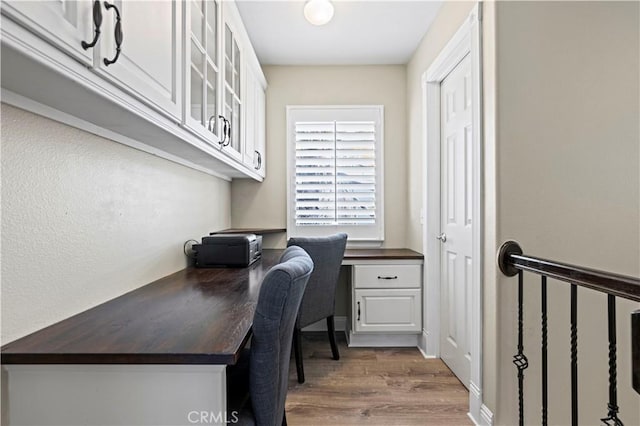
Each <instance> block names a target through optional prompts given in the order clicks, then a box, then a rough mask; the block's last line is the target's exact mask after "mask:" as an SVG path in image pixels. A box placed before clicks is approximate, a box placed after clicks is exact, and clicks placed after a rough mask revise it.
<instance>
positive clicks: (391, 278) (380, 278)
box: [378, 275, 398, 280]
mask: <svg viewBox="0 0 640 426" xmlns="http://www.w3.org/2000/svg"><path fill="white" fill-rule="evenodd" d="M378 279H379V280H397V279H398V276H397V275H394V276H393V277H385V276H380V275H378Z"/></svg>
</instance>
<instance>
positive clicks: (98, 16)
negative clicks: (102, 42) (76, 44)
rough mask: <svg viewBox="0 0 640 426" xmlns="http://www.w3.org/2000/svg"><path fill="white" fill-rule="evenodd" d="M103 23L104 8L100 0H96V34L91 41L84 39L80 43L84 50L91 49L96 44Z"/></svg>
mask: <svg viewBox="0 0 640 426" xmlns="http://www.w3.org/2000/svg"><path fill="white" fill-rule="evenodd" d="M101 25H102V8H101V6H100V0H95V1H94V2H93V26H94V27H95V30H94V31H95V34H94V35H93V40H91V41H90V42H89V43H87V42H86V41H84V40H83V41H82V43H80V44H81V45H82V48H83V49H84V50H87V49H90V48H92V47H94V46H95V45H96V43H97V42H98V39H99V38H100V26H101Z"/></svg>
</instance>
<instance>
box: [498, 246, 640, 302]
mask: <svg viewBox="0 0 640 426" xmlns="http://www.w3.org/2000/svg"><path fill="white" fill-rule="evenodd" d="M498 265H499V266H500V270H501V271H502V273H503V274H505V275H507V276H514V275H516V274H517V273H518V270H522V271H529V272H534V273H537V274H540V275H545V276H547V277H549V278H553V279H556V280H560V281H566V282H568V283H571V284H576V285H578V286H581V287H586V288H590V289H592V290H596V291H599V292H601V293H606V294H610V295H612V296H617V297H623V298H625V299H629V300H633V301H636V302H640V279H639V278H636V277H630V276H626V275H620V274H614V273H611V272H605V271H599V270H596V269H589V268H584V267H582V266H575V265H571V264H568V263H562V262H556V261H554V260H547V259H542V258H539V257H534V256H526V255H523V254H522V249H521V248H520V245H518V243H516V242H514V241H507V242H506V243H504V244H503V245H502V247H501V248H500V251H499V253H498Z"/></svg>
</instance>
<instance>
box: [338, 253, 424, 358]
mask: <svg viewBox="0 0 640 426" xmlns="http://www.w3.org/2000/svg"><path fill="white" fill-rule="evenodd" d="M349 317H350V318H349V321H348V331H347V339H348V343H349V346H382V347H385V346H386V347H394V346H395V347H401V346H418V338H419V336H420V334H421V332H422V261H421V260H412V259H407V260H403V259H398V260H383V261H380V260H372V261H360V262H359V263H357V264H353V266H352V272H351V309H350V315H349Z"/></svg>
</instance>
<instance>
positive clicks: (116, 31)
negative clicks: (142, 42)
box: [104, 1, 123, 67]
mask: <svg viewBox="0 0 640 426" xmlns="http://www.w3.org/2000/svg"><path fill="white" fill-rule="evenodd" d="M104 7H105V8H106V9H107V10H109V9H114V11H115V12H116V27H115V29H114V31H113V37H114V38H115V40H116V56H114V57H113V59H107V58H105V59H104V65H105V66H107V67H108V66H109V65H111V64H115V63H116V61H117V60H118V58H119V57H120V51H121V49H120V47H121V46H122V37H123V34H122V23H121V22H120V21H121V19H120V11H119V10H118V6H116V5H115V4H111V3H108V2H106V1H105V2H104Z"/></svg>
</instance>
